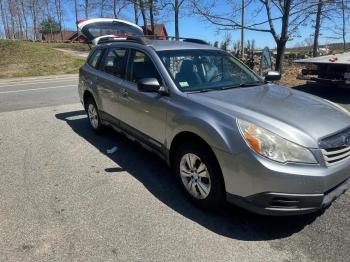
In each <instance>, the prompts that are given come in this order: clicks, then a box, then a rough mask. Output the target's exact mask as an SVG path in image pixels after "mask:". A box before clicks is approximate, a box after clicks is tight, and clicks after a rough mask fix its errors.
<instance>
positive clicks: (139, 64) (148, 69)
mask: <svg viewBox="0 0 350 262" xmlns="http://www.w3.org/2000/svg"><path fill="white" fill-rule="evenodd" d="M142 78H157V79H158V81H159V82H161V80H162V79H161V77H160V75H159V73H158V71H157V68H156V67H155V65H154V64H153V62H152V60H151V59H150V58H149V57H148V56H147V55H146V54H144V53H142V52H139V51H133V53H132V55H131V61H130V67H129V74H128V80H130V81H132V82H135V83H137V82H138V81H139V80H140V79H142Z"/></svg>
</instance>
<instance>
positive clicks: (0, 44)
mask: <svg viewBox="0 0 350 262" xmlns="http://www.w3.org/2000/svg"><path fill="white" fill-rule="evenodd" d="M51 45H52V44H45V43H32V42H27V41H13V40H0V78H5V77H23V76H41V75H57V74H70V73H78V69H79V67H80V66H81V65H82V64H83V63H84V61H85V59H84V58H82V57H75V56H72V55H69V54H64V53H63V52H60V51H57V50H54V49H52V48H53V46H51ZM65 45H67V44H65ZM57 48H59V47H58V46H57ZM61 48H62V47H61Z"/></svg>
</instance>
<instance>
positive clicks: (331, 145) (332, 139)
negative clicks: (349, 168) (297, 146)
mask: <svg viewBox="0 0 350 262" xmlns="http://www.w3.org/2000/svg"><path fill="white" fill-rule="evenodd" d="M320 148H321V151H322V154H323V157H324V160H325V162H326V165H327V166H330V165H334V164H337V163H339V162H341V161H344V160H346V159H348V158H349V157H350V128H348V129H346V130H344V131H342V132H340V133H338V134H335V135H332V136H329V137H327V138H324V139H322V141H320Z"/></svg>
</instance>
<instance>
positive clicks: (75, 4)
mask: <svg viewBox="0 0 350 262" xmlns="http://www.w3.org/2000/svg"><path fill="white" fill-rule="evenodd" d="M74 14H75V23H76V30H77V36H78V37H79V28H78V0H74Z"/></svg>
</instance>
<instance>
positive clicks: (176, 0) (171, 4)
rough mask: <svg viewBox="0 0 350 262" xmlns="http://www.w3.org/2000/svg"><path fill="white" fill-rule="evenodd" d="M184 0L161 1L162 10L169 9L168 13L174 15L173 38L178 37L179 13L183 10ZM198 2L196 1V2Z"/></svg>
mask: <svg viewBox="0 0 350 262" xmlns="http://www.w3.org/2000/svg"><path fill="white" fill-rule="evenodd" d="M185 2H186V0H163V1H161V4H160V5H161V7H162V9H166V8H169V9H170V12H172V13H173V14H174V23H175V28H174V29H175V38H176V39H178V38H179V37H180V13H181V9H182V8H183V6H184V4H185ZM197 2H198V1H197Z"/></svg>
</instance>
